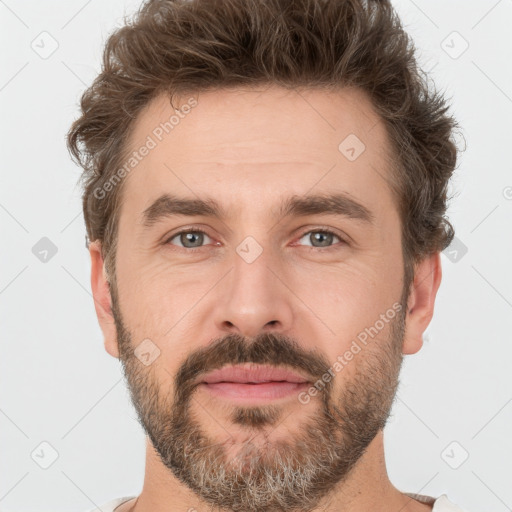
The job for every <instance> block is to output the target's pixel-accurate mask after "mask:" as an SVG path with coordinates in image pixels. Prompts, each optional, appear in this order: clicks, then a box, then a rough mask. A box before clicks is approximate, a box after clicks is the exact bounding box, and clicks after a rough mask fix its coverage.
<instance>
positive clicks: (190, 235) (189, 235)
mask: <svg viewBox="0 0 512 512" xmlns="http://www.w3.org/2000/svg"><path fill="white" fill-rule="evenodd" d="M184 235H185V240H186V242H192V244H194V240H193V239H194V237H196V238H198V239H199V242H201V241H202V238H201V237H202V236H203V234H202V233H184ZM182 236H183V235H182ZM181 243H183V238H182V240H181ZM183 245H185V246H186V244H184V243H183ZM196 245H201V243H199V244H197V240H196Z"/></svg>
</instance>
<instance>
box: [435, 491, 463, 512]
mask: <svg viewBox="0 0 512 512" xmlns="http://www.w3.org/2000/svg"><path fill="white" fill-rule="evenodd" d="M432 512H466V511H465V510H463V509H461V508H460V507H459V506H457V505H456V504H455V503H453V502H452V501H450V500H449V499H448V496H447V495H446V494H443V495H442V496H440V497H439V498H437V500H436V501H435V503H434V508H433V509H432Z"/></svg>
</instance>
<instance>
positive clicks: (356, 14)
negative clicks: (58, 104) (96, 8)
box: [67, 0, 458, 284]
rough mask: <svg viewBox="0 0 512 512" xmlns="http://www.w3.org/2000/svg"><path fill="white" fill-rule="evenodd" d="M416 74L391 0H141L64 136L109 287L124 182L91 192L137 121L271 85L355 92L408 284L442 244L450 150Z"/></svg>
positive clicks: (121, 156) (442, 120)
mask: <svg viewBox="0 0 512 512" xmlns="http://www.w3.org/2000/svg"><path fill="white" fill-rule="evenodd" d="M425 75H426V74H425V73H424V72H423V71H422V70H420V69H418V66H417V63H416V57H415V48H414V45H413V43H412V42H411V41H410V39H409V36H408V35H407V34H406V33H405V31H404V30H403V28H402V26H401V22H400V20H399V18H398V16H397V14H396V13H395V12H394V10H393V8H392V6H391V3H390V1H389V0H366V1H365V0H149V1H146V2H145V3H144V4H142V6H141V7H140V9H139V10H138V12H137V13H136V14H135V16H134V17H133V19H132V20H125V26H123V27H121V28H119V29H117V30H116V31H114V32H113V33H112V34H111V35H110V37H109V39H108V40H107V43H106V46H105V49H104V53H103V66H102V71H101V73H100V74H99V76H97V77H96V79H95V80H94V82H93V83H92V85H91V86H90V87H89V88H88V89H87V90H86V91H85V92H84V94H83V96H82V98H81V111H82V112H81V117H80V118H79V119H77V120H76V121H75V122H74V123H73V125H72V126H71V128H70V130H69V133H68V135H67V144H68V148H69V150H70V152H71V154H72V157H73V158H74V159H75V161H77V162H78V163H79V164H80V165H81V166H82V167H83V170H84V172H83V174H82V182H83V188H84V192H83V212H84V218H85V224H86V228H87V236H88V238H89V240H91V241H92V240H100V241H101V247H102V254H103V257H104V260H105V267H106V270H107V274H108V275H109V276H110V280H111V282H112V281H114V282H115V252H116V246H117V227H118V221H119V219H118V216H119V215H118V214H119V207H120V205H121V197H122V188H123V187H122V184H121V185H120V186H117V187H114V188H113V190H112V192H111V193H109V194H108V195H107V196H106V197H104V198H101V199H98V197H96V195H95V194H94V190H95V189H98V187H102V186H103V185H104V184H105V183H107V182H108V181H109V179H111V177H112V176H113V175H114V173H115V172H116V170H117V169H118V168H119V167H120V166H121V165H122V162H123V161H125V160H126V157H127V155H128V151H129V147H127V140H128V138H129V135H130V133H131V131H130V130H131V129H132V128H133V125H134V120H135V119H136V118H137V115H138V114H139V113H140V112H141V110H142V109H143V108H144V107H145V106H147V104H148V103H149V102H150V101H151V100H152V99H153V98H155V97H156V96H157V95H158V94H161V93H165V94H168V96H169V99H170V101H171V104H172V100H173V98H174V97H175V95H177V94H179V93H185V92H186V93H194V92H200V91H205V90H209V89H210V90H211V89H220V88H228V87H251V86H257V85H262V84H269V85H272V84H276V85H279V86H282V87H285V88H291V89H294V88H308V87H309V88H329V89H342V88H343V87H349V86H351V87H357V88H359V89H361V90H363V91H364V92H365V93H366V94H367V96H368V97H369V99H370V100H371V103H372V105H373V107H374V109H375V111H376V113H377V114H378V115H379V116H380V117H381V118H382V120H383V122H384V125H385V127H386V129H387V133H388V135H389V138H390V141H391V146H392V147H391V148H390V150H391V152H392V154H393V160H394V161H393V176H392V178H393V179H392V180H391V181H390V184H391V186H392V189H393V193H394V194H395V198H396V201H397V206H398V209H399V212H400V216H401V222H402V227H401V228H402V252H403V255H404V265H405V279H404V283H407V284H409V283H410V282H411V279H412V277H413V275H414V264H415V263H417V262H418V261H421V260H422V259H423V258H424V257H426V256H428V255H430V254H432V253H434V252H438V251H441V250H443V249H445V248H446V247H447V246H448V245H449V244H450V242H451V241H452V239H453V236H454V230H453V227H452V225H451V224H450V222H449V221H448V220H447V219H446V218H445V213H446V208H447V187H448V181H449V179H450V177H451V175H452V173H453V171H454V169H455V165H456V159H457V148H456V144H455V142H454V140H453V137H452V135H453V130H454V128H455V127H456V126H458V125H457V123H456V121H455V120H454V119H453V117H451V116H449V115H447V110H448V107H447V105H446V101H445V99H444V98H443V97H442V95H441V94H440V93H439V92H438V91H436V90H431V88H430V87H429V86H428V81H427V80H426V79H425Z"/></svg>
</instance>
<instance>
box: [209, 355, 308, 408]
mask: <svg viewBox="0 0 512 512" xmlns="http://www.w3.org/2000/svg"><path fill="white" fill-rule="evenodd" d="M309 385H310V382H309V380H308V379H307V378H306V377H304V376H303V375H301V374H299V373H297V372H295V371H292V370H289V369H286V368H280V367H276V366H259V365H253V364H248V365H239V366H229V367H224V368H220V369H218V370H213V371H212V372H210V373H208V374H207V375H205V376H204V377H202V378H201V381H200V387H201V388H202V389H204V390H205V391H207V392H208V393H211V394H213V395H215V396H217V397H220V398H224V399H229V400H236V401H239V402H251V403H252V402H254V401H261V402H265V401H269V400H276V399H279V398H286V397H290V396H294V395H296V394H297V393H298V392H300V391H302V390H303V389H305V388H307V387H308V386H309Z"/></svg>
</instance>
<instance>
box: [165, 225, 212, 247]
mask: <svg viewBox="0 0 512 512" xmlns="http://www.w3.org/2000/svg"><path fill="white" fill-rule="evenodd" d="M205 237H207V238H210V237H209V236H208V235H207V234H206V232H205V231H203V230H202V229H198V228H194V229H185V230H183V231H179V232H178V233H175V234H174V235H172V236H171V237H170V238H168V239H167V240H166V241H165V242H164V244H169V243H171V242H172V240H174V239H175V238H176V239H177V240H178V241H179V244H173V245H178V247H183V248H184V249H195V248H200V247H202V245H203V242H204V238H205Z"/></svg>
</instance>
